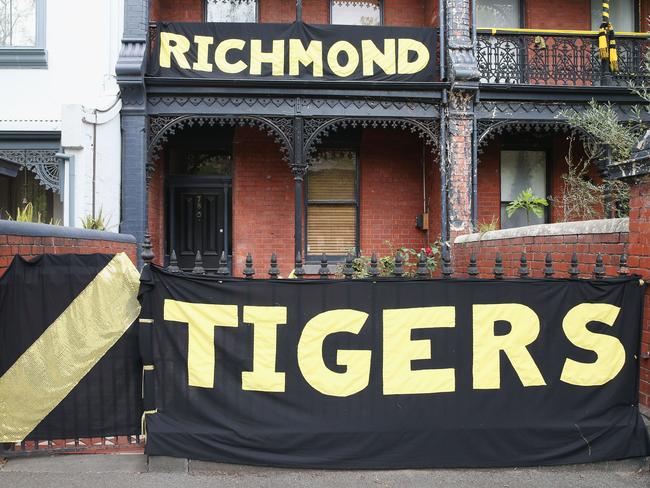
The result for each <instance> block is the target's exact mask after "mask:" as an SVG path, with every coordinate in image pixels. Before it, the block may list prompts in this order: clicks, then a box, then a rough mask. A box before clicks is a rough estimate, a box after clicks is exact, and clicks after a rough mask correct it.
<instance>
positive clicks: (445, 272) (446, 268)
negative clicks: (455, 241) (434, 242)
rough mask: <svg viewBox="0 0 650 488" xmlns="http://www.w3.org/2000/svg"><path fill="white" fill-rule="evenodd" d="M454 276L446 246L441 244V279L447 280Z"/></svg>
mask: <svg viewBox="0 0 650 488" xmlns="http://www.w3.org/2000/svg"><path fill="white" fill-rule="evenodd" d="M453 274H454V268H452V267H451V256H450V255H449V248H448V247H447V245H446V244H444V243H443V244H442V277H443V278H444V279H449V278H451V277H452V275H453Z"/></svg>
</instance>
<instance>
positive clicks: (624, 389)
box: [140, 267, 650, 469]
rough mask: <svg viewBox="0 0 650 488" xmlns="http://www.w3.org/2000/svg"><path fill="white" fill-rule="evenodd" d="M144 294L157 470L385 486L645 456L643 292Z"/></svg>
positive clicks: (175, 282) (418, 287)
mask: <svg viewBox="0 0 650 488" xmlns="http://www.w3.org/2000/svg"><path fill="white" fill-rule="evenodd" d="M145 277H146V282H144V283H143V285H142V286H141V290H140V291H141V302H142V316H141V317H142V318H141V326H140V334H141V344H142V345H143V346H142V347H143V349H142V350H143V361H144V364H145V409H146V410H147V415H146V431H147V444H146V452H147V453H148V454H150V455H166V456H177V457H188V458H193V459H203V460H211V461H219V462H232V463H250V464H262V465H274V466H299V467H312V468H372V469H378V468H379V469H381V468H425V467H463V466H464V467H496V466H527V465H551V464H564V463H582V462H591V461H602V460H609V459H620V458H626V457H634V456H646V455H648V454H649V453H650V447H649V442H648V438H647V434H646V430H645V428H644V425H643V421H642V419H641V416H640V414H639V410H638V403H637V402H638V385H637V381H638V372H639V359H638V358H639V354H638V350H639V334H640V324H641V309H642V308H641V306H642V296H643V291H644V287H643V285H642V284H641V282H640V281H639V279H638V278H629V279H627V278H621V279H607V280H412V281H406V280H391V279H382V280H377V281H374V282H373V281H369V280H358V281H357V280H353V281H347V280H346V281H343V280H341V281H338V280H332V281H320V280H318V281H310V280H305V281H298V280H246V281H244V280H236V279H221V278H213V277H203V276H191V275H180V274H171V273H168V272H166V271H163V270H161V269H159V268H156V267H153V268H150V269H149V270H148V271H146V273H145Z"/></svg>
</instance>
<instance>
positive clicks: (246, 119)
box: [149, 115, 293, 162]
mask: <svg viewBox="0 0 650 488" xmlns="http://www.w3.org/2000/svg"><path fill="white" fill-rule="evenodd" d="M194 125H197V126H199V127H203V126H204V125H208V126H209V127H214V126H218V127H224V126H230V127H246V126H248V127H258V128H259V129H260V130H263V131H265V132H266V133H267V134H268V135H270V136H273V137H274V140H275V142H276V143H278V144H279V145H280V151H281V152H282V159H283V160H284V161H287V162H290V161H292V159H293V142H292V141H293V120H292V118H290V117H258V116H254V115H250V116H248V115H233V116H220V115H182V116H179V117H174V116H167V115H164V116H154V117H149V154H150V157H151V159H152V160H156V159H158V157H159V153H160V150H161V149H162V147H163V145H164V144H165V143H166V142H167V141H168V140H169V136H171V135H174V134H176V133H177V132H178V131H181V130H183V129H185V128H187V127H193V126H194Z"/></svg>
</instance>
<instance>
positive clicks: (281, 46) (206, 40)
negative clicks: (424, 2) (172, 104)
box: [149, 22, 437, 82]
mask: <svg viewBox="0 0 650 488" xmlns="http://www.w3.org/2000/svg"><path fill="white" fill-rule="evenodd" d="M436 37H437V31H436V30H435V29H432V28H412V27H375V26H373V27H370V26H365V27H364V26H345V25H311V24H304V23H302V22H295V23H293V24H251V23H160V24H158V27H157V38H156V49H155V50H154V52H153V59H152V60H151V62H150V63H149V65H150V70H149V75H150V76H156V77H163V78H209V79H222V80H228V79H230V80H233V79H260V78H263V79H266V80H285V81H286V80H296V79H300V80H325V81H333V80H334V81H361V80H363V81H398V82H403V81H408V82H431V81H435V80H436V74H437V69H436V66H437V65H436Z"/></svg>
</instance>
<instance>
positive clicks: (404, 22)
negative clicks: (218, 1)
mask: <svg viewBox="0 0 650 488" xmlns="http://www.w3.org/2000/svg"><path fill="white" fill-rule="evenodd" d="M204 5H205V0H154V1H152V2H151V4H150V14H149V15H150V20H151V21H152V22H155V21H176V22H202V21H203V20H204V9H205V8H204ZM425 10H426V16H425ZM302 12H303V13H302V17H303V21H304V22H309V23H312V24H328V23H329V18H330V2H329V0H305V1H304V2H303V6H302ZM259 15H260V22H265V23H267V22H278V23H291V22H293V21H294V20H295V19H296V2H295V1H294V0H260V7H259ZM384 24H385V25H400V26H412V27H419V26H423V25H438V3H437V0H385V2H384Z"/></svg>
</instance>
